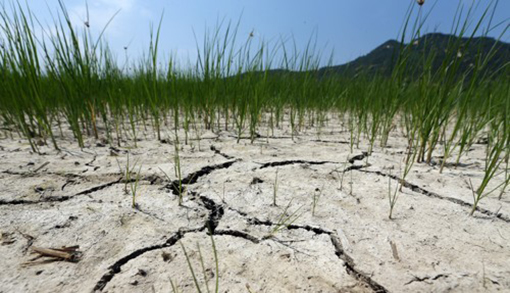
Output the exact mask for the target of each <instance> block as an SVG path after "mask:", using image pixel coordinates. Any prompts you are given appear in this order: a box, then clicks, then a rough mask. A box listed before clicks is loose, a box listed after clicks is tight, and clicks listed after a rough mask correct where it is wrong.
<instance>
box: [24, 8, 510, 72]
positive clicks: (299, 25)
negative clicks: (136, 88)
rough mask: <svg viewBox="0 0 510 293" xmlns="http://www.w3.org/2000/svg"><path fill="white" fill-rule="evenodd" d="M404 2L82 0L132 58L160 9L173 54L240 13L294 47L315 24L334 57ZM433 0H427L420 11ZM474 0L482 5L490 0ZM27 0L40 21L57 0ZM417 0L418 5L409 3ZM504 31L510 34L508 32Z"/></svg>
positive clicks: (385, 34) (247, 27) (502, 12)
mask: <svg viewBox="0 0 510 293" xmlns="http://www.w3.org/2000/svg"><path fill="white" fill-rule="evenodd" d="M459 1H460V3H462V4H463V5H465V6H466V7H465V8H466V9H467V8H468V7H469V5H470V4H471V3H473V2H472V1H468V0H438V2H437V4H436V5H435V7H434V8H433V10H432V13H431V15H430V18H429V19H428V21H427V22H426V25H425V29H426V30H427V31H429V32H432V31H438V32H449V31H450V28H451V25H452V21H453V16H454V14H455V11H456V9H457V6H458V4H459ZM64 2H65V4H66V6H67V9H68V11H69V14H70V16H71V18H72V20H73V22H74V23H75V24H76V26H78V27H80V26H81V27H83V22H84V21H86V20H87V13H86V11H87V9H86V5H85V3H86V1H85V0H64ZM410 2H413V3H414V2H415V0H379V1H376V0H315V1H313V0H251V1H248V0H88V1H87V3H88V10H89V19H88V20H89V23H90V27H91V30H92V32H93V34H95V35H97V34H98V33H99V31H101V30H102V28H103V27H104V26H105V25H106V23H107V21H108V20H109V19H110V18H111V17H112V16H113V15H114V14H115V13H116V12H117V11H119V12H118V14H117V15H116V16H115V18H114V19H113V21H112V23H111V24H110V25H109V27H108V28H107V31H106V38H107V40H108V42H109V44H110V47H111V48H112V50H113V51H114V52H115V53H116V55H117V57H118V58H119V59H123V58H124V57H123V56H124V49H123V48H124V47H125V46H127V47H128V54H129V56H130V58H132V59H136V57H137V56H140V55H141V54H142V53H143V52H144V51H147V48H148V45H149V32H150V24H151V23H153V24H155V25H157V23H158V22H159V19H160V17H161V14H162V12H163V11H164V18H163V22H162V31H161V41H160V46H161V48H162V51H163V52H164V53H165V54H170V53H172V54H174V55H175V56H177V57H178V58H179V59H180V60H186V59H187V58H189V59H190V60H191V61H194V60H195V58H196V54H197V53H196V52H197V50H196V43H195V35H196V38H197V39H198V40H202V38H203V36H204V33H205V28H209V29H214V27H215V25H216V24H217V23H218V21H219V20H222V19H224V20H225V21H227V22H228V21H229V20H231V21H233V22H236V21H237V20H239V19H241V22H240V26H239V36H238V37H239V39H243V38H248V36H249V35H250V33H253V36H254V39H255V40H265V41H270V42H275V41H278V40H279V39H281V38H284V39H287V38H290V37H293V38H294V39H295V41H296V44H297V46H298V48H304V46H305V45H306V43H307V41H308V40H309V39H310V37H311V36H312V34H313V33H314V32H316V33H317V47H318V48H320V49H323V50H324V51H325V52H327V53H328V54H329V52H330V51H331V50H332V49H334V61H333V63H335V64H341V63H345V62H347V61H350V60H353V59H355V58H356V57H359V56H361V55H364V54H367V53H368V52H370V50H371V49H373V48H375V47H376V46H378V45H380V44H381V43H383V42H384V41H386V40H388V39H394V38H396V37H397V35H398V32H399V29H400V27H401V25H402V22H403V20H404V16H405V13H406V10H407V9H408V7H409V4H410ZM434 2H435V1H434V0H426V1H425V5H424V6H423V8H422V9H423V13H427V12H428V11H429V10H430V9H431V8H432V6H433V5H432V4H434ZM489 2H490V1H489V0H478V1H476V3H479V5H480V6H481V7H479V9H478V10H477V13H476V14H475V18H476V16H477V15H480V13H481V12H482V11H483V8H484V7H485V6H486V5H487V4H488V3H489ZM27 3H28V6H29V7H30V8H31V9H32V10H33V11H34V12H35V14H36V16H37V18H38V19H39V20H40V21H41V22H42V23H48V24H49V23H52V20H51V16H50V13H49V9H51V10H53V11H57V10H58V1H57V0H45V1H44V0H37V1H36V0H28V1H27ZM416 7H418V6H417V5H416ZM509 17H510V1H509V0H502V1H500V3H499V5H498V9H497V11H496V13H495V15H494V22H495V23H496V22H501V21H505V23H504V24H503V26H501V27H500V28H499V29H496V30H494V31H492V32H491V33H490V35H491V36H494V37H496V36H498V34H500V33H501V31H502V30H503V28H504V26H508V25H509ZM503 39H504V40H505V41H507V42H508V41H510V32H507V33H506V34H505V35H504V37H503Z"/></svg>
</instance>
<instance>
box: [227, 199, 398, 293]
mask: <svg viewBox="0 0 510 293" xmlns="http://www.w3.org/2000/svg"><path fill="white" fill-rule="evenodd" d="M227 208H228V209H229V210H231V211H234V212H236V213H238V214H239V215H241V216H242V217H243V218H245V219H246V220H247V222H248V223H249V224H252V225H263V226H274V225H275V224H274V223H273V222H271V221H269V220H266V221H261V220H259V219H257V218H256V217H249V216H248V214H246V213H244V212H242V211H239V210H237V209H234V208H231V207H227ZM287 229H289V230H296V229H303V230H306V231H309V232H313V233H315V234H316V235H321V234H326V235H328V236H329V237H330V239H331V243H332V244H333V247H334V248H335V255H336V256H338V258H339V259H340V260H342V261H343V262H344V264H345V268H346V271H347V273H348V274H349V275H351V276H352V277H354V278H355V279H356V280H358V281H361V282H363V283H364V284H366V285H367V286H369V287H370V288H371V289H372V290H373V291H374V292H378V293H386V292H388V290H386V288H384V287H383V286H382V285H380V284H379V283H377V282H376V281H374V280H373V279H372V278H371V277H369V276H368V275H367V274H365V273H363V272H362V271H360V270H358V269H357V268H356V264H355V262H354V259H353V258H352V257H351V256H349V255H348V254H347V253H345V251H344V249H343V246H342V244H341V242H340V240H339V239H338V236H337V235H336V234H335V233H334V232H332V231H329V230H326V229H323V228H320V227H313V226H310V225H294V224H292V225H289V226H287ZM235 232H237V231H235ZM233 234H235V235H232V234H228V235H232V236H236V237H241V238H245V239H247V240H250V241H252V242H254V241H253V239H250V238H247V237H253V236H251V235H249V234H246V233H233ZM253 238H255V237H253ZM255 239H256V240H258V241H259V242H260V240H259V239H257V238H255ZM263 240H265V239H263ZM254 243H257V242H254Z"/></svg>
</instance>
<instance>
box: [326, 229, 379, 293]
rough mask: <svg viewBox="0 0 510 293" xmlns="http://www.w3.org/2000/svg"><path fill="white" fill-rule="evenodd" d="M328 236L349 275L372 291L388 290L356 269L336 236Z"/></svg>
mask: <svg viewBox="0 0 510 293" xmlns="http://www.w3.org/2000/svg"><path fill="white" fill-rule="evenodd" d="M329 237H330V238H331V243H332V244H333V246H334V247H335V254H336V256H338V258H339V259H341V260H342V261H343V262H344V263H345V268H346V270H347V273H348V274H349V275H351V276H353V277H354V278H356V279H357V280H359V281H361V282H363V283H365V284H367V285H368V286H369V287H370V288H371V289H372V290H374V292H377V293H387V292H388V290H386V288H384V287H383V286H381V285H380V284H378V283H377V282H376V281H374V280H372V278H370V277H369V276H368V275H367V274H365V273H363V272H361V271H359V270H358V269H356V265H355V263H354V260H353V259H352V257H350V256H349V255H348V254H346V253H345V251H344V249H343V246H342V243H341V242H340V240H339V239H338V237H336V235H334V234H331V235H330V236H329Z"/></svg>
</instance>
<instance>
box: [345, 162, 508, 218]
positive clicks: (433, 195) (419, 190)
mask: <svg viewBox="0 0 510 293" xmlns="http://www.w3.org/2000/svg"><path fill="white" fill-rule="evenodd" d="M353 170H357V171H359V172H363V173H367V174H376V175H379V176H384V177H389V178H391V179H393V180H397V181H399V182H401V183H402V184H403V185H404V187H406V188H408V189H411V190H412V191H414V192H416V193H420V194H423V195H426V196H428V197H431V198H438V199H441V200H447V201H449V202H452V203H455V204H458V205H461V206H463V207H467V208H470V209H472V208H473V205H472V204H470V203H467V202H465V201H463V200H460V199H457V198H451V197H447V196H442V195H439V194H437V193H435V192H432V191H428V190H426V189H424V188H421V187H419V186H418V185H416V184H412V183H410V182H408V181H405V180H402V179H401V178H399V177H398V176H395V175H390V174H386V173H383V172H380V171H369V170H361V168H360V169H353ZM476 211H478V212H480V213H482V214H484V215H487V216H489V217H492V218H496V219H499V220H501V221H504V222H506V223H510V218H509V217H507V216H505V215H503V214H500V213H495V212H492V211H490V210H487V209H484V208H481V207H476Z"/></svg>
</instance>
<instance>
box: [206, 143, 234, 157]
mask: <svg viewBox="0 0 510 293" xmlns="http://www.w3.org/2000/svg"><path fill="white" fill-rule="evenodd" d="M210 149H211V151H213V152H214V153H215V154H217V155H220V156H222V157H224V158H225V159H228V160H232V159H235V158H234V157H232V156H229V155H227V154H225V153H222V152H221V151H220V150H219V149H217V148H216V147H215V146H214V145H211V147H210Z"/></svg>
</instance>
